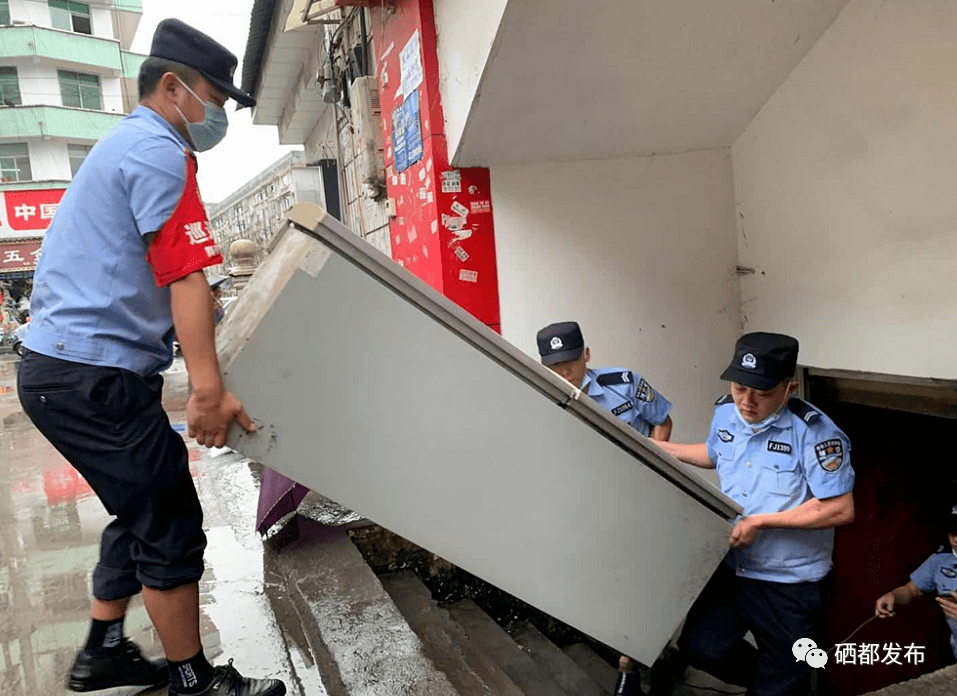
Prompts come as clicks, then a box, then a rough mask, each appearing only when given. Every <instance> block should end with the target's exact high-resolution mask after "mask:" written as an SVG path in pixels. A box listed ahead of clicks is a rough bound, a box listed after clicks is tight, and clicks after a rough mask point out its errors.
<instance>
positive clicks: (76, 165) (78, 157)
mask: <svg viewBox="0 0 957 696" xmlns="http://www.w3.org/2000/svg"><path fill="white" fill-rule="evenodd" d="M92 149H93V146H92V145H72V144H68V145H67V146H66V150H67V153H68V154H69V155H70V175H71V176H76V173H77V172H78V171H79V170H80V165H81V164H83V160H85V159H86V156H87V155H88V154H90V150H92Z"/></svg>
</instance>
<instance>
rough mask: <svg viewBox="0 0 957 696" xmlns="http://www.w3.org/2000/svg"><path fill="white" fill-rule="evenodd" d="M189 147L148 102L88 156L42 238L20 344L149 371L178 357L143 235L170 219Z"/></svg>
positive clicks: (165, 292)
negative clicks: (27, 326)
mask: <svg viewBox="0 0 957 696" xmlns="http://www.w3.org/2000/svg"><path fill="white" fill-rule="evenodd" d="M190 152H191V149H190V146H189V143H187V141H186V140H185V139H184V138H183V137H182V135H180V133H179V132H177V131H176V129H175V128H173V127H172V126H171V125H170V124H169V123H168V122H167V121H166V120H164V119H163V118H162V117H161V116H159V114H157V113H156V112H154V111H153V110H152V109H149V108H147V107H145V106H139V107H137V108H136V110H135V111H133V113H131V114H130V115H129V116H127V117H126V118H124V119H123V120H122V121H120V123H118V124H117V125H116V126H114V127H113V128H112V129H110V130H109V131H108V132H107V133H106V135H104V136H103V137H102V138H101V139H100V141H99V142H98V143H97V144H96V146H95V147H94V148H93V150H92V151H91V152H90V153H89V155H87V157H86V159H85V160H84V162H83V165H82V166H81V167H80V169H79V171H78V172H77V174H76V176H75V177H74V179H73V181H72V183H71V184H70V186H69V188H68V189H67V191H66V193H65V194H64V196H63V199H62V201H61V202H60V206H59V208H58V209H57V212H56V215H55V216H54V218H53V222H52V223H51V224H50V228H49V229H48V230H47V232H46V234H45V235H44V239H43V246H42V248H41V252H40V260H39V262H38V264H37V269H36V272H35V273H34V288H33V294H32V296H31V305H30V314H31V317H32V321H31V326H30V332H29V334H28V335H27V338H26V341H24V345H25V346H26V347H27V348H29V349H30V350H32V351H35V352H37V353H43V354H45V355H49V356H53V357H56V358H61V359H64V360H71V361H73V362H80V363H87V364H90V365H105V366H113V367H122V368H125V369H128V370H131V371H133V372H136V373H139V374H141V375H152V374H156V373H157V372H160V371H162V370H164V369H166V368H167V367H169V365H170V363H171V362H172V356H173V353H172V341H173V314H172V307H171V304H170V290H169V288H168V287H163V288H159V287H157V286H156V282H155V280H154V276H153V271H152V269H151V267H150V265H149V263H148V262H147V260H146V254H147V250H148V249H147V247H148V245H147V239H146V238H145V237H144V235H147V234H149V233H152V232H156V231H158V230H159V229H160V228H162V227H163V225H164V224H165V223H166V221H167V220H168V219H169V218H170V216H171V215H172V213H173V211H174V210H175V208H176V206H177V203H178V202H179V200H180V197H181V195H182V193H183V189H184V186H185V182H186V157H187V156H191V155H189V154H188V153H190Z"/></svg>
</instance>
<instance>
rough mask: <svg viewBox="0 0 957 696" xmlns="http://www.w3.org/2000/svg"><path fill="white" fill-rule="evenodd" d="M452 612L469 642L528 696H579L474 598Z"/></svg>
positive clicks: (458, 605) (454, 605)
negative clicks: (525, 650)
mask: <svg viewBox="0 0 957 696" xmlns="http://www.w3.org/2000/svg"><path fill="white" fill-rule="evenodd" d="M448 609H449V614H451V616H452V618H453V619H455V621H456V622H457V623H458V624H459V625H460V626H461V627H462V628H463V629H464V630H465V633H466V635H468V637H469V640H470V641H472V643H474V644H475V645H477V646H478V647H479V649H480V650H481V651H482V652H483V653H485V654H486V655H487V656H488V657H489V658H491V659H492V660H494V661H495V663H496V664H497V665H499V666H500V667H501V668H502V669H503V670H505V673H506V674H507V675H508V676H509V677H510V678H511V680H512V681H513V682H515V684H516V686H518V688H519V689H521V690H522V692H523V693H524V694H525V696H577V694H574V693H572V694H569V693H567V692H566V691H565V690H564V689H562V688H561V687H560V686H559V685H558V684H557V683H556V682H555V680H554V679H552V678H551V676H550V675H548V674H546V673H545V672H544V671H543V670H542V669H541V667H539V666H538V664H536V663H535V660H533V659H532V658H531V657H530V656H529V655H528V654H527V653H526V652H524V651H523V650H522V649H521V648H519V647H518V644H516V643H515V641H514V640H512V638H511V637H510V636H509V635H508V633H506V632H505V630H504V629H503V628H502V627H501V626H499V625H498V624H497V623H495V622H494V621H493V620H492V619H491V617H489V615H488V614H486V613H485V612H484V611H482V609H481V608H480V607H479V606H478V605H477V604H476V603H475V602H473V601H472V600H471V599H463V600H461V601H459V602H455V603H454V604H451V605H450V606H449V607H448Z"/></svg>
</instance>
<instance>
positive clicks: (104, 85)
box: [100, 75, 126, 114]
mask: <svg viewBox="0 0 957 696" xmlns="http://www.w3.org/2000/svg"><path fill="white" fill-rule="evenodd" d="M100 94H101V95H102V96H103V100H102V101H103V104H102V107H101V109H100V110H101V111H109V112H110V113H114V114H122V113H126V111H125V109H124V108H123V86H122V84H121V80H120V78H118V77H106V76H104V75H100Z"/></svg>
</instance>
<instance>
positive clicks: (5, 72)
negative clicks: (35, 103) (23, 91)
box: [0, 67, 23, 106]
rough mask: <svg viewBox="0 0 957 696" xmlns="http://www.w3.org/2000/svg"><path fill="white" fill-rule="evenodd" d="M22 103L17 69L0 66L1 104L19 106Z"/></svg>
mask: <svg viewBox="0 0 957 696" xmlns="http://www.w3.org/2000/svg"><path fill="white" fill-rule="evenodd" d="M22 103H23V102H22V101H21V100H20V83H19V82H18V80H17V69H16V68H10V67H0V106H17V105H18V104H22Z"/></svg>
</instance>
